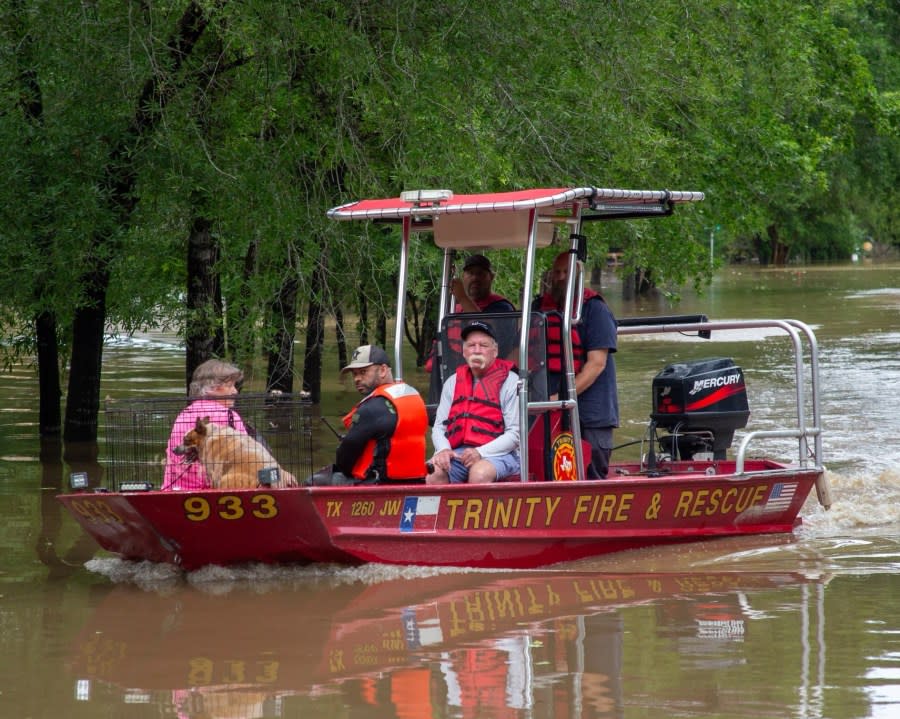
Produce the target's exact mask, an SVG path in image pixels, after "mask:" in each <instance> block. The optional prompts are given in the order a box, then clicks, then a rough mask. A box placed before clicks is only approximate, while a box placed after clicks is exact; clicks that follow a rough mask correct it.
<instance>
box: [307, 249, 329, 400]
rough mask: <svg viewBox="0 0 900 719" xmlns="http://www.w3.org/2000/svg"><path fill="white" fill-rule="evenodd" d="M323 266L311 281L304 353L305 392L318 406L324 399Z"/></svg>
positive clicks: (316, 268)
mask: <svg viewBox="0 0 900 719" xmlns="http://www.w3.org/2000/svg"><path fill="white" fill-rule="evenodd" d="M323 275H324V273H323V271H322V266H321V265H320V264H319V263H316V265H315V267H314V268H313V272H312V277H311V281H310V298H309V310H308V312H307V315H306V349H305V350H304V352H303V390H304V392H309V396H310V399H311V400H312V402H313V403H314V404H318V403H319V402H320V401H321V399H322V343H323V342H324V341H325V320H324V316H323V313H322V302H321V297H322V292H323V289H324V285H325V278H324V276H323Z"/></svg>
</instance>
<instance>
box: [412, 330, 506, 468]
mask: <svg viewBox="0 0 900 719" xmlns="http://www.w3.org/2000/svg"><path fill="white" fill-rule="evenodd" d="M461 335H462V342H463V345H462V354H463V359H464V360H465V364H462V365H460V366H459V367H458V368H457V370H456V373H455V374H453V375H451V376H450V377H448V378H447V381H446V382H444V386H443V388H442V390H441V401H440V404H439V405H438V408H437V414H436V415H435V421H434V428H433V430H432V433H431V439H432V443H433V444H434V456H433V457H432V458H431V465H432V466H433V467H434V471H433V472H431V473H430V474H429V475H428V477H427V478H426V481H427V483H428V484H446V483H448V482H450V483H453V484H463V483H466V482H469V483H471V484H483V483H488V482H494V481H497V480H500V479H504V478H506V477H509V476H510V475H514V474H518V473H519V406H518V400H517V392H516V386H517V384H518V382H519V376H518V375H517V374H516V373H515V372H514V371H513V364H512V362H509V361H508V360H505V359H500V358H498V357H497V354H498V351H499V349H498V345H497V337H496V336H495V334H494V330H493V328H492V327H491V326H490V325H489V324H488V323H486V322H482V321H479V320H476V321H474V322H470V323H469V324H468V325H466V326H465V327H464V328H463V330H462V333H461Z"/></svg>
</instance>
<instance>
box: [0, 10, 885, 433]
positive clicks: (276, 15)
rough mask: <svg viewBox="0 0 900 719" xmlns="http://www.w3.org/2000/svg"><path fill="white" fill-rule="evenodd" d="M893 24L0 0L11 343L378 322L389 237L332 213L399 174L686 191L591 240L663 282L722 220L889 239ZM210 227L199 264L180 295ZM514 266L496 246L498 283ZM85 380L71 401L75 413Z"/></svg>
mask: <svg viewBox="0 0 900 719" xmlns="http://www.w3.org/2000/svg"><path fill="white" fill-rule="evenodd" d="M898 30H900V19H898V11H897V9H896V7H895V5H894V4H892V3H889V2H887V0H871V1H866V0H829V1H828V2H825V3H812V2H808V1H799V2H798V1H797V0H772V1H771V2H768V3H759V2H755V1H754V0H717V1H715V2H709V1H708V0H677V1H676V0H668V1H663V2H660V0H632V1H630V2H628V3H624V2H604V3H598V2H593V1H589V0H527V1H526V2H514V3H487V4H484V3H480V4H479V3H471V2H468V1H467V0H446V2H441V3H422V2H414V1H413V0H384V1H383V2H377V3H373V2H366V1H364V0H349V1H348V0H282V1H281V2H268V1H267V0H242V1H241V2H237V1H236V0H142V1H138V0H131V1H130V2H122V0H94V1H93V2H90V3H68V2H56V1H55V0H31V1H29V2H26V1H25V0H6V2H4V3H2V4H0V90H2V92H0V141H2V142H3V146H4V148H5V150H6V151H5V153H4V155H3V156H2V158H0V172H2V173H3V180H4V181H3V182H2V183H0V212H2V223H0V248H2V250H3V251H2V253H0V268H2V269H0V297H2V298H3V299H2V300H0V335H2V339H3V342H2V348H3V352H4V356H5V357H6V358H7V359H12V358H15V357H18V356H21V355H22V354H26V355H30V354H32V353H34V351H35V349H36V348H37V347H38V346H41V345H42V344H43V346H46V345H48V344H49V345H52V346H53V348H54V350H55V349H57V348H58V350H59V352H60V355H59V359H57V358H56V355H55V354H54V353H48V354H47V355H46V358H45V360H44V362H43V363H42V365H41V375H42V377H43V376H45V375H47V374H49V373H50V372H51V368H50V367H49V366H50V365H52V372H53V373H54V374H55V373H56V372H57V365H60V366H66V364H67V363H69V362H71V363H72V367H76V366H77V367H79V368H81V369H79V370H78V371H79V372H80V373H82V374H91V372H92V370H91V366H92V362H93V363H95V364H96V365H97V372H99V359H100V357H101V351H102V332H101V333H98V332H97V327H98V324H97V321H98V320H99V328H100V329H101V330H102V329H104V328H105V330H106V331H112V330H119V331H131V330H134V329H138V328H142V327H147V326H151V325H153V326H160V325H162V326H164V327H168V328H171V329H175V330H177V331H180V332H183V333H184V334H185V336H186V339H187V340H188V341H189V343H190V342H194V341H199V340H200V339H202V338H203V337H207V338H212V337H221V339H222V342H223V349H222V351H223V352H225V353H227V354H229V355H230V356H231V357H233V358H235V359H236V360H238V361H240V362H241V363H242V364H248V363H249V361H250V360H251V359H255V358H256V357H257V356H258V355H259V354H260V352H272V353H275V354H277V353H279V352H280V353H282V354H284V353H285V352H287V351H289V348H290V347H291V342H290V338H291V337H293V335H294V333H295V331H296V327H295V326H294V323H295V320H294V315H293V314H292V312H296V317H299V318H304V317H307V316H310V317H319V316H322V314H321V313H324V314H326V315H327V314H331V315H332V316H348V317H351V316H357V317H360V318H363V319H364V320H365V322H367V323H368V324H367V326H365V327H363V328H361V330H362V331H361V334H362V335H363V336H369V338H370V339H373V340H376V341H384V339H385V338H383V337H379V333H383V332H384V329H383V328H384V326H385V324H386V320H387V318H389V317H391V316H393V314H394V310H395V304H394V303H395V298H394V288H395V283H396V271H397V270H396V250H397V246H398V242H399V240H398V237H397V234H396V233H395V232H391V231H388V232H385V231H384V230H382V229H381V228H375V227H367V226H364V225H356V224H345V223H333V222H330V221H328V220H327V219H326V217H325V210H326V209H327V208H328V207H331V206H334V205H336V204H339V203H341V202H344V201H348V200H350V199H356V198H359V197H364V196H379V195H382V196H384V195H396V194H398V193H399V192H400V191H401V190H402V189H407V188H416V187H448V188H451V189H454V190H456V191H457V192H478V191H494V190H498V191H499V190H506V189H516V188H521V187H527V186H541V185H543V186H550V187H559V186H565V185H568V184H572V185H584V184H596V185H601V186H620V187H623V186H624V187H652V188H663V187H670V188H674V189H688V190H695V189H696V190H703V191H705V192H707V196H708V200H707V202H705V203H704V204H703V206H702V207H699V208H696V209H693V208H692V209H691V210H689V211H687V212H681V213H676V215H675V216H674V217H672V218H670V219H668V220H665V221H660V222H653V221H634V222H622V223H610V224H603V225H602V226H596V227H590V228H588V232H589V235H590V237H591V250H592V253H593V255H594V256H595V257H602V256H603V252H604V251H605V249H606V248H608V247H615V248H618V249H621V250H623V251H624V253H625V259H626V270H625V271H627V272H635V271H638V270H641V271H644V272H649V273H650V275H651V276H652V277H653V278H654V280H655V281H656V282H657V283H658V284H660V285H661V286H665V287H678V286H680V285H683V284H685V283H689V282H693V283H695V284H696V285H698V286H702V284H703V283H704V282H705V281H706V280H707V279H708V277H709V272H710V266H709V257H708V249H707V248H708V244H707V239H708V236H709V232H710V231H711V229H712V228H714V227H719V228H720V230H719V231H718V233H717V247H720V248H728V246H729V245H733V246H734V247H735V248H738V247H746V246H749V245H752V244H753V242H754V241H755V242H756V252H757V254H759V255H761V256H762V257H763V258H764V259H765V258H770V257H771V258H772V259H778V257H781V258H782V259H783V258H786V257H788V256H795V257H806V258H811V259H815V258H838V257H845V256H847V255H848V254H849V252H850V251H851V250H852V249H853V248H854V247H855V246H856V245H857V244H858V243H859V241H860V239H861V238H866V237H872V238H874V239H877V240H878V241H879V242H881V243H882V244H884V245H897V244H900V237H898V221H900V218H898V216H897V210H896V209H895V208H896V207H897V204H896V203H894V202H891V200H893V199H894V198H893V195H894V194H896V192H897V190H896V189H895V188H896V187H897V186H898V183H897V182H896V180H897V172H898V169H897V168H898V167H900V163H898V162H897V160H898V144H897V143H898V117H900V100H898V80H900V59H898V58H900V53H898V52H897V37H900V32H898ZM198 230H203V232H204V233H205V234H204V235H203V236H204V237H205V238H206V241H207V242H208V248H207V249H208V254H207V255H206V256H208V257H210V258H211V260H210V261H211V262H212V263H213V266H211V267H210V268H209V277H208V278H207V279H209V280H210V282H211V284H210V285H209V287H208V289H209V292H208V293H207V295H206V297H207V301H206V304H201V305H200V306H197V307H191V308H188V307H187V305H186V303H185V298H186V296H188V288H187V283H188V282H189V281H193V280H195V279H197V278H195V277H193V276H192V275H191V276H189V274H188V269H187V257H188V247H189V246H192V245H191V242H192V241H195V240H196V239H197V238H198V237H199V235H198ZM412 250H413V251H412V259H413V265H412V272H411V277H410V280H411V283H410V297H409V298H408V302H409V303H410V307H411V308H412V309H413V310H414V312H409V313H408V317H415V322H413V323H412V324H410V326H408V327H407V328H404V331H406V332H407V335H408V336H409V337H410V338H411V339H412V340H414V341H415V342H416V343H417V345H418V346H419V347H420V349H421V350H422V351H424V349H425V348H426V347H427V343H428V335H429V330H428V328H427V322H428V320H429V318H431V321H433V314H434V307H435V302H436V298H437V293H438V291H439V288H438V287H437V272H438V269H439V262H440V260H439V253H438V252H437V251H436V250H435V249H434V248H433V247H429V246H427V245H426V244H417V245H416V246H414V247H413V248H412ZM552 252H553V251H552V250H548V252H547V254H548V255H550V254H552ZM723 252H724V251H723ZM548 259H549V258H548ZM518 262H519V259H518V258H517V257H516V256H513V255H510V256H509V257H505V256H504V257H502V258H501V259H500V267H499V270H500V271H499V276H498V289H499V290H501V291H503V292H505V293H506V294H508V295H510V296H513V297H514V296H517V295H518V292H519V290H520V288H519V287H518V286H517V282H518V277H520V271H519V270H520V267H519V266H518ZM192 272H193V270H192ZM219 296H221V302H218V299H217V298H218V297H219ZM309 309H313V310H316V311H315V312H307V310H309ZM86 318H90V319H91V320H92V321H93V324H90V323H88V324H87V325H85V324H84V322H85V319H86ZM80 322H81V323H82V324H79V323H80ZM81 326H89V327H91V328H92V329H91V330H90V332H88V331H87V330H79V329H78V328H79V327H81ZM343 329H344V328H342V326H339V332H340V331H342V330H343ZM88 334H90V335H91V336H89V337H88V336H86V335H88ZM309 336H310V337H311V338H312V343H311V344H312V345H315V344H316V343H317V342H319V341H320V340H319V336H320V335H319V333H318V331H316V332H313V333H311V334H310V335H309ZM42 337H43V338H44V339H43V340H41V338H42ZM48 337H49V338H50V339H49V342H48V340H47V338H48ZM324 341H326V342H327V341H331V340H330V338H329V337H327V336H326V337H325V339H324ZM309 344H310V343H308V345H309ZM212 346H213V344H210V345H209V347H212ZM209 347H207V349H205V350H203V351H205V352H208V351H211V350H210V349H209ZM306 349H307V361H309V360H310V357H311V358H312V360H313V361H312V363H311V364H310V365H309V367H311V368H314V366H315V362H314V359H315V353H316V352H317V351H319V350H320V348H317V347H311V346H307V348H306ZM79 353H83V357H84V361H83V363H82V362H81V361H76V360H77V359H78V358H79V356H80V355H79ZM290 364H291V363H290V362H288V366H290ZM269 371H270V373H273V374H279V373H281V374H279V376H278V377H277V378H276V377H272V376H270V377H269V378H268V380H267V384H268V385H271V386H281V387H284V386H289V385H285V384H282V382H283V381H285V378H284V377H283V376H281V375H283V373H284V371H285V364H284V362H281V363H279V362H275V361H272V360H271V359H270V362H269ZM309 371H310V372H314V371H315V370H314V369H310V370H309ZM87 379H88V378H87V377H85V376H79V377H78V378H77V381H76V382H75V383H74V385H73V384H72V383H71V382H70V396H69V404H73V403H74V404H75V405H77V406H78V409H79V411H81V412H82V413H84V414H85V415H86V416H84V417H82V420H83V422H84V423H85V425H86V426H87V427H89V428H90V426H91V421H92V420H91V417H90V414H91V412H92V411H94V407H93V406H92V402H93V403H94V404H96V399H97V396H96V389H97V387H98V382H99V377H93V378H92V381H93V380H96V381H95V382H94V384H93V385H91V387H90V388H89V390H88V391H87V392H86V393H85V394H83V395H81V396H76V395H77V391H76V390H77V388H78V387H81V383H83V382H84V381H86V380H87ZM306 380H307V381H312V382H313V384H315V382H314V379H313V380H310V378H309V377H307V378H306ZM58 386H59V383H58V382H57V389H56V390H55V392H56V394H57V395H58V393H59V390H58ZM44 391H45V390H44V389H42V406H43V399H46V401H47V402H48V403H49V402H52V401H53V394H54V389H53V383H52V382H51V383H48V385H47V389H46V393H47V395H46V398H45V397H44ZM73 393H74V394H73ZM91 393H93V394H91ZM56 401H57V402H58V400H56ZM43 423H44V422H43V420H42V424H43ZM52 424H53V421H52V420H48V425H52ZM57 424H58V422H57ZM89 433H90V430H88V434H89Z"/></svg>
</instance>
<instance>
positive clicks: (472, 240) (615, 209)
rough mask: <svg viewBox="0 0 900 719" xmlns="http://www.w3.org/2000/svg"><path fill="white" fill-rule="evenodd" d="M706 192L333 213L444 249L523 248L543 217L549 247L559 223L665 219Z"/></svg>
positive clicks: (553, 194) (580, 191)
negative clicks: (533, 219) (419, 236)
mask: <svg viewBox="0 0 900 719" xmlns="http://www.w3.org/2000/svg"><path fill="white" fill-rule="evenodd" d="M703 197H704V195H703V193H702V192H682V191H673V190H618V189H604V188H598V187H573V188H564V187H563V188H538V189H533V190H516V191H514V192H492V193H487V194H478V195H454V194H453V193H451V192H449V191H447V190H442V191H425V190H423V191H418V192H410V193H404V197H395V198H387V199H373V200H358V201H356V202H350V203H347V204H346V205H341V206H339V207H335V208H333V209H331V210H329V211H328V216H329V217H331V218H332V219H335V220H371V221H375V222H388V223H390V222H402V221H403V220H404V219H405V218H410V222H411V227H410V229H411V231H413V232H434V240H435V244H437V245H438V246H439V247H491V248H500V247H521V246H523V245H525V244H526V243H527V241H528V231H527V227H528V215H529V213H530V212H531V211H532V210H534V211H536V212H537V214H538V218H539V228H538V244H539V245H543V244H548V243H549V242H550V240H551V238H552V234H553V227H552V224H553V223H554V222H566V221H571V220H576V219H579V218H580V219H581V220H611V219H630V218H639V217H654V216H657V217H658V216H665V215H669V214H671V213H672V209H673V207H674V205H675V204H677V203H685V202H699V201H701V200H703Z"/></svg>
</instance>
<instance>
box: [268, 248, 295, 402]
mask: <svg viewBox="0 0 900 719" xmlns="http://www.w3.org/2000/svg"><path fill="white" fill-rule="evenodd" d="M292 256H293V253H292ZM299 286H300V283H299V281H298V279H297V274H296V271H295V269H294V268H293V267H291V268H290V271H289V273H288V275H287V277H286V278H285V279H284V281H283V282H282V283H281V287H280V288H279V290H278V296H277V297H276V298H275V302H274V303H273V304H272V307H271V310H270V312H269V316H270V317H271V318H272V321H273V322H274V323H275V325H276V330H275V336H274V338H273V340H272V347H271V349H270V351H269V367H268V370H267V372H266V391H269V390H279V391H281V392H293V391H294V331H295V328H296V326H297V292H298V290H299Z"/></svg>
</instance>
